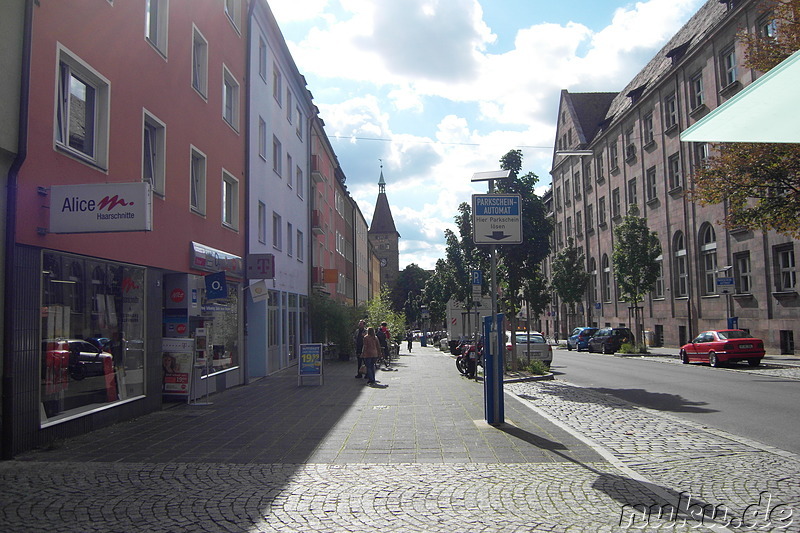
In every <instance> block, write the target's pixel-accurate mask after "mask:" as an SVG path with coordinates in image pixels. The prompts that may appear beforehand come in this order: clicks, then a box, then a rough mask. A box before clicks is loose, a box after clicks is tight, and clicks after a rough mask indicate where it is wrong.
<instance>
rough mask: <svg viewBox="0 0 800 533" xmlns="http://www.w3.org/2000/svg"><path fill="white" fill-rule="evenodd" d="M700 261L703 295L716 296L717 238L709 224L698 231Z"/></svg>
mask: <svg viewBox="0 0 800 533" xmlns="http://www.w3.org/2000/svg"><path fill="white" fill-rule="evenodd" d="M700 261H701V268H702V270H703V294H705V295H711V294H717V236H716V233H715V232H714V228H713V227H712V226H711V224H706V225H705V226H704V227H703V228H702V229H701V230H700Z"/></svg>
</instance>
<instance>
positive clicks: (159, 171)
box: [142, 112, 167, 196]
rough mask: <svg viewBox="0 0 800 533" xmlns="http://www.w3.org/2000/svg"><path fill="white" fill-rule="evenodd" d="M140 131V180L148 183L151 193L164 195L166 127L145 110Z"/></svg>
mask: <svg viewBox="0 0 800 533" xmlns="http://www.w3.org/2000/svg"><path fill="white" fill-rule="evenodd" d="M142 131H143V136H142V181H146V182H147V183H149V184H150V186H151V187H152V188H153V193H155V194H158V195H160V196H164V178H165V165H166V162H165V160H166V157H165V154H166V150H167V133H166V132H167V129H166V127H165V126H164V123H163V122H161V121H159V120H158V119H157V118H156V117H154V116H153V115H151V114H149V113H147V112H145V113H144V127H143V128H142Z"/></svg>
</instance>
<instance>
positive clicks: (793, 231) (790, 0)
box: [689, 0, 800, 238]
mask: <svg viewBox="0 0 800 533" xmlns="http://www.w3.org/2000/svg"><path fill="white" fill-rule="evenodd" d="M761 9H762V10H763V12H764V20H771V21H773V22H772V23H770V24H765V25H761V27H760V28H759V31H757V32H755V33H750V32H747V31H742V32H740V33H739V35H738V38H739V40H740V42H742V43H743V44H744V46H745V50H746V51H745V57H746V60H745V65H746V66H748V67H750V68H753V69H756V70H758V71H761V72H766V71H768V70H770V69H771V68H772V67H774V66H775V65H777V64H778V63H780V62H781V61H783V60H784V59H786V58H787V57H789V56H790V55H791V54H792V53H794V52H795V51H797V50H798V49H800V0H766V1H765V2H763V3H762V5H761ZM713 148H714V149H715V150H714V151H715V152H716V154H717V155H715V156H713V157H710V158H709V159H708V160H707V161H706V164H705V165H704V166H702V167H701V168H700V169H699V170H698V171H697V172H695V175H694V187H693V188H692V190H691V191H690V193H689V198H690V199H691V200H692V201H695V202H697V203H699V204H700V205H709V204H716V203H719V202H722V201H724V200H727V202H728V212H727V215H726V218H725V220H724V221H722V223H723V224H724V225H725V226H726V227H727V228H745V229H749V230H763V231H768V230H775V231H777V232H778V233H781V234H784V235H788V236H790V237H793V238H800V172H798V170H799V169H800V144H796V143H795V144H792V143H775V144H772V143H770V144H767V143H725V144H715V145H713Z"/></svg>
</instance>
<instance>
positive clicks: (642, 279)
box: [611, 204, 661, 343]
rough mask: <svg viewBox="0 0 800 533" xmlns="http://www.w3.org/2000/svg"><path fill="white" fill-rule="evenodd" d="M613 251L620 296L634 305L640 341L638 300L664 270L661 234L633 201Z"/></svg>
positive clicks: (619, 229)
mask: <svg viewBox="0 0 800 533" xmlns="http://www.w3.org/2000/svg"><path fill="white" fill-rule="evenodd" d="M614 237H615V242H614V251H613V253H612V256H611V259H612V262H613V265H614V279H616V281H617V284H618V285H619V290H620V299H621V300H622V301H623V302H628V303H629V304H631V306H632V307H633V309H634V311H635V313H634V320H635V323H636V328H635V335H636V341H637V343H638V342H639V341H640V340H641V338H642V335H641V333H642V332H641V331H640V329H641V324H640V321H639V317H638V312H639V303H641V302H643V301H644V298H645V296H646V295H647V293H648V292H650V291H652V290H653V288H654V287H655V283H656V280H657V279H658V275H659V272H660V270H661V267H660V265H659V264H658V260H657V259H658V256H660V255H661V243H660V242H659V240H658V234H657V233H656V232H655V231H650V228H648V226H647V219H645V218H643V217H640V216H639V209H638V208H637V207H636V205H635V204H634V205H631V207H630V209H629V210H628V214H627V215H626V216H625V218H624V219H623V220H622V223H621V224H619V225H618V226H617V227H616V228H615V229H614Z"/></svg>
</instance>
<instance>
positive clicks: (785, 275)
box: [775, 244, 797, 292]
mask: <svg viewBox="0 0 800 533" xmlns="http://www.w3.org/2000/svg"><path fill="white" fill-rule="evenodd" d="M796 265H797V262H796V258H795V255H794V246H793V245H792V244H784V245H779V246H776V247H775V268H776V275H775V283H776V285H777V289H778V291H779V292H787V291H796V290H797V268H796Z"/></svg>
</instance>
